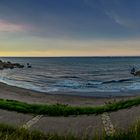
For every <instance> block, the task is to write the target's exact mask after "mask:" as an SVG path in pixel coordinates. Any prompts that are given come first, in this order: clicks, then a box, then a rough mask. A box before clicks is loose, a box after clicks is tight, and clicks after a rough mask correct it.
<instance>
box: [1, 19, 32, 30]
mask: <svg viewBox="0 0 140 140" xmlns="http://www.w3.org/2000/svg"><path fill="white" fill-rule="evenodd" d="M31 28H32V27H31V26H29V25H24V24H16V23H12V22H9V21H6V20H2V19H0V32H21V31H25V30H28V29H31Z"/></svg>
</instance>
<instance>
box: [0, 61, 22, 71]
mask: <svg viewBox="0 0 140 140" xmlns="http://www.w3.org/2000/svg"><path fill="white" fill-rule="evenodd" d="M14 68H24V65H21V64H19V63H11V62H9V61H8V62H3V61H1V60H0V70H3V69H14Z"/></svg>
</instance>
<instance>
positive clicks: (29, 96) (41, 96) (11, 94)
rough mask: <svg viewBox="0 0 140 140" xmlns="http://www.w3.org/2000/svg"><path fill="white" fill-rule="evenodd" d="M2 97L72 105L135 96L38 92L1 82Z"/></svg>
mask: <svg viewBox="0 0 140 140" xmlns="http://www.w3.org/2000/svg"><path fill="white" fill-rule="evenodd" d="M0 98H1V99H10V100H18V101H22V102H27V103H38V104H43V103H45V104H56V103H60V104H68V105H72V106H92V105H103V104H105V102H108V101H113V100H121V99H128V98H133V97H114V98H113V97H110V98H95V97H84V96H75V95H62V94H61V93H60V94H59V95H58V94H57V95H56V94H49V93H41V92H36V91H32V90H28V89H23V88H19V87H15V86H10V85H7V84H4V83H0Z"/></svg>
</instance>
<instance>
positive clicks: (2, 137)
mask: <svg viewBox="0 0 140 140" xmlns="http://www.w3.org/2000/svg"><path fill="white" fill-rule="evenodd" d="M88 139H91V140H140V121H138V122H137V123H135V124H134V125H133V126H131V127H130V128H129V129H128V130H126V131H117V132H116V133H115V134H114V135H112V136H107V135H106V134H105V133H104V134H103V135H95V136H93V137H91V136H90V137H89V136H88V135H86V136H84V134H83V136H75V135H74V134H67V135H65V136H62V135H59V134H56V133H52V134H43V133H42V132H39V131H30V130H25V129H21V128H16V127H13V126H9V125H5V124H0V140H88Z"/></svg>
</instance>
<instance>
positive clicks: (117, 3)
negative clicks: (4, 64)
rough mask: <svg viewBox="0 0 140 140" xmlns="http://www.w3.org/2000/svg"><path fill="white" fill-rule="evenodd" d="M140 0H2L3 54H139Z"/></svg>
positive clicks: (0, 36) (0, 32) (0, 51)
mask: <svg viewBox="0 0 140 140" xmlns="http://www.w3.org/2000/svg"><path fill="white" fill-rule="evenodd" d="M139 55H140V0H0V56H139Z"/></svg>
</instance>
